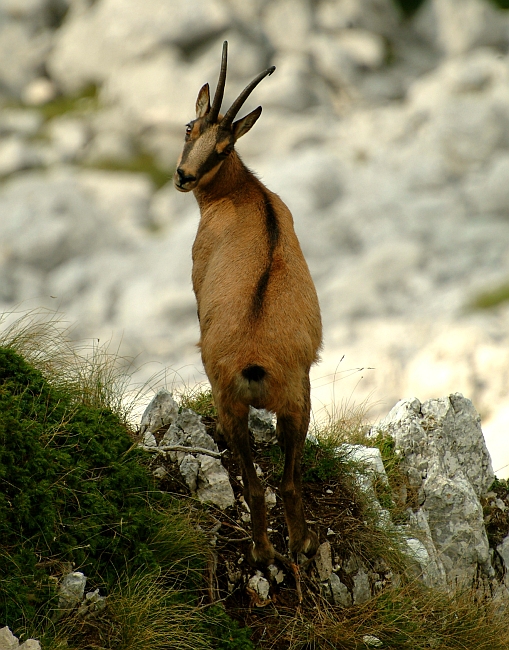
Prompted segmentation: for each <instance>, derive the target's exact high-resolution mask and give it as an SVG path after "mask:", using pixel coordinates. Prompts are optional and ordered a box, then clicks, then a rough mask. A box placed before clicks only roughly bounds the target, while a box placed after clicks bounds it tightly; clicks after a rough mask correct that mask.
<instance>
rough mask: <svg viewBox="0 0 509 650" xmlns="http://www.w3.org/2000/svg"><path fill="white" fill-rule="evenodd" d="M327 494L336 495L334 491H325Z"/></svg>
mask: <svg viewBox="0 0 509 650" xmlns="http://www.w3.org/2000/svg"><path fill="white" fill-rule="evenodd" d="M325 492H326V493H327V494H334V490H325Z"/></svg>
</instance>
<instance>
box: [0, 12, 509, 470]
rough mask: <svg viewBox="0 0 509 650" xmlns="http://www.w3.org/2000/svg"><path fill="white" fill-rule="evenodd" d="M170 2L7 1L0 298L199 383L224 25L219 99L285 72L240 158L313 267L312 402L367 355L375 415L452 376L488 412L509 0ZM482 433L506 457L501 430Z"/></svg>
mask: <svg viewBox="0 0 509 650" xmlns="http://www.w3.org/2000/svg"><path fill="white" fill-rule="evenodd" d="M176 6H177V5H174V3H160V2H157V1H156V0H125V1H124V0H122V1H121V0H97V2H86V1H84V0H83V1H82V0H78V1H73V2H71V1H70V0H57V1H55V0H30V2H25V1H24V0H9V2H4V3H2V4H1V6H0V54H1V53H4V56H0V104H5V105H6V107H5V108H3V107H2V111H1V113H0V215H1V219H0V242H1V243H0V310H1V311H9V310H11V309H13V308H15V307H16V306H17V305H23V306H24V308H25V306H26V308H32V307H39V306H42V307H49V308H58V309H60V310H61V311H63V312H65V317H66V319H68V320H70V321H73V322H76V323H77V325H76V327H75V329H74V335H75V336H76V337H77V338H85V339H90V338H99V339H101V340H109V339H110V338H112V335H113V338H118V339H120V338H122V348H121V353H122V354H124V355H126V356H129V355H132V356H133V357H136V358H137V361H138V362H139V365H140V367H141V370H140V371H139V373H138V375H137V380H140V381H141V382H143V381H146V380H147V379H148V378H149V377H150V376H151V375H152V374H153V372H154V367H153V366H152V365H150V364H149V363H147V362H157V363H159V364H164V365H165V366H167V367H168V366H169V367H171V369H172V372H173V371H174V372H175V377H176V380H179V381H180V379H181V380H182V381H183V382H184V383H188V384H189V383H192V382H194V381H195V380H196V379H197V378H200V379H201V373H202V368H201V363H200V359H199V354H198V351H197V350H196V348H195V345H194V344H195V342H196V340H197V338H198V327H197V322H196V314H195V306H194V298H193V295H192V292H191V288H190V280H189V278H190V267H191V262H190V250H191V245H192V241H193V237H194V233H195V230H196V221H197V208H196V205H195V202H194V201H193V199H192V197H190V196H183V195H178V194H177V193H176V192H175V191H174V190H173V188H172V186H171V175H172V171H173V169H174V165H175V161H176V158H177V155H178V153H179V150H180V147H181V144H182V138H183V125H184V124H185V123H186V122H187V121H188V120H189V118H190V117H192V115H193V109H194V102H195V99H196V93H197V90H198V89H199V88H200V87H201V85H202V84H203V83H204V82H206V81H208V82H209V83H211V84H212V85H214V83H215V80H216V76H217V69H218V64H219V53H220V50H221V42H222V40H223V39H225V38H227V39H228V40H229V43H230V53H231V57H230V63H229V66H230V67H229V77H228V84H227V89H226V97H225V102H228V101H230V100H231V99H232V97H233V96H234V95H236V93H237V91H238V89H239V88H241V87H243V85H244V84H245V83H246V82H247V81H248V80H249V79H250V78H251V77H252V75H254V74H255V73H256V72H258V71H259V70H260V69H263V68H264V67H266V66H267V65H270V64H275V65H276V66H277V72H276V74H275V75H274V76H273V77H271V79H270V83H267V84H262V85H261V86H260V87H259V88H258V89H257V91H256V96H254V97H253V102H257V103H260V104H262V105H263V106H264V113H263V117H262V118H261V119H260V120H259V122H258V123H257V125H256V134H254V135H253V136H252V137H251V136H250V137H248V138H245V141H242V142H241V143H240V144H239V151H240V153H241V155H243V156H244V158H245V159H246V161H247V162H248V164H249V165H250V166H252V167H253V169H255V170H256V171H257V172H258V173H259V174H261V175H262V176H263V178H264V182H266V183H267V185H268V186H269V187H270V188H271V189H272V190H274V191H276V192H278V193H280V194H281V195H282V197H283V199H284V200H285V201H286V202H287V203H288V205H289V207H290V208H291V210H292V212H293V214H294V217H295V224H296V230H297V233H298V235H299V236H300V238H301V241H302V247H303V249H304V252H305V255H306V258H307V260H308V262H309V265H310V268H311V271H312V274H313V276H314V279H315V281H316V285H317V288H318V294H319V297H320V301H321V306H322V311H323V321H324V326H325V349H324V353H323V362H322V365H321V366H320V367H319V368H316V369H315V370H314V371H313V373H314V374H313V377H312V385H313V393H314V399H315V408H316V409H317V408H318V405H319V404H323V403H325V404H327V403H329V402H330V401H331V399H332V393H335V395H337V394H338V391H339V387H338V386H334V381H335V378H338V379H339V378H343V377H344V375H343V374H342V372H341V371H342V370H343V369H345V370H349V369H352V368H354V369H355V368H366V370H365V371H364V372H363V378H362V381H359V378H360V374H358V373H352V375H353V376H352V377H351V379H349V380H348V381H343V382H342V383H341V384H340V385H339V386H340V388H341V392H344V393H345V394H350V393H351V392H352V391H353V390H354V389H355V393H354V398H355V399H356V400H357V401H362V400H363V399H364V398H367V397H368V396H370V395H372V396H373V398H372V399H373V401H374V402H375V403H376V405H375V406H374V408H373V411H374V412H375V411H376V412H377V413H378V415H382V414H383V413H384V411H385V410H386V408H387V406H388V405H389V404H393V403H395V402H396V401H397V400H398V399H399V397H400V395H403V394H418V395H421V396H422V398H423V399H428V398H430V397H432V396H433V395H436V394H446V393H449V392H452V391H454V390H460V391H461V392H462V393H463V394H465V395H467V396H468V397H469V398H471V399H472V400H473V401H474V403H475V405H476V407H477V408H478V409H479V410H480V411H481V412H482V413H483V417H485V418H490V417H491V416H496V415H497V414H500V413H502V412H503V409H504V408H507V405H508V401H507V395H508V392H509V375H508V373H507V368H508V367H509V337H508V334H507V332H508V331H509V328H508V321H509V307H508V304H509V303H508V302H507V301H506V302H501V303H500V305H499V306H498V307H497V308H496V309H494V310H486V311H477V312H476V311H473V312H472V311H469V309H470V306H471V305H472V304H473V303H475V299H476V297H477V296H478V295H479V294H482V293H483V292H486V291H490V290H493V289H496V288H498V287H500V286H501V287H502V288H503V286H504V285H505V284H506V283H507V278H508V277H509V261H508V257H507V250H508V247H509V234H508V233H509V231H508V229H507V223H506V222H507V216H508V214H509V212H508V208H507V205H508V201H507V199H508V196H507V184H506V182H505V179H506V176H507V168H508V165H509V163H508V160H509V158H508V151H509V90H508V88H509V83H508V82H509V57H508V56H507V47H508V44H509V36H508V35H509V27H508V26H509V14H508V12H504V11H501V10H500V9H497V8H496V7H495V5H494V4H493V3H491V2H488V0H463V1H462V2H461V3H458V2H456V1H455V0H426V1H425V2H424V3H423V4H422V6H421V8H420V9H419V11H418V12H417V13H416V15H415V16H413V17H412V18H408V19H405V20H403V19H402V17H401V15H400V13H399V11H398V9H397V5H396V3H395V2H393V1H392V0H362V1H358V0H355V1H353V0H348V1H345V0H341V1H340V0H320V1H319V2H314V3H310V2H308V1H307V0H298V1H297V0H291V1H290V0H276V1H273V2H265V1H264V0H256V1H254V2H250V3H245V2H240V1H239V0H213V1H211V0H207V1H205V0H193V2H188V3H185V6H179V7H178V10H177V9H176V8H175V7H176ZM94 89H95V90H94ZM48 102H49V103H48ZM16 103H17V105H16ZM252 107H254V105H253V106H251V105H249V104H248V105H246V110H250V108H252ZM243 140H244V139H243ZM104 167H107V168H108V169H104ZM135 169H136V170H137V171H134V170H135ZM143 169H145V170H146V172H148V173H145V172H143ZM166 180H167V181H168V182H167V183H166V184H165V181H166ZM161 185H163V187H161ZM502 297H503V291H502ZM500 300H501V298H500ZM495 302H497V299H495ZM135 306H136V307H135ZM138 306H140V308H138ZM133 309H136V314H133ZM343 357H345V358H344V361H343V362H342V364H341V365H339V367H338V364H340V360H341V359H342V358H343ZM368 368H369V370H367V369H368ZM338 370H339V372H338ZM348 374H350V373H346V372H345V375H348ZM324 377H326V378H327V380H326V379H324ZM349 382H353V383H349ZM331 385H332V387H331ZM495 420H496V418H495ZM498 421H499V422H502V420H501V419H500V417H499V418H498ZM500 426H503V425H500ZM486 431H487V432H488V431H489V427H488V428H487V429H486ZM488 443H489V445H492V450H493V452H494V454H495V455H496V458H497V463H496V465H497V466H496V467H495V470H497V471H499V470H502V473H504V472H507V468H505V469H503V467H504V465H506V464H507V463H509V456H507V452H506V451H505V450H504V446H503V444H502V443H500V444H499V446H497V445H496V440H495V439H493V441H492V438H491V436H488ZM504 453H505V454H506V455H505V456H504Z"/></svg>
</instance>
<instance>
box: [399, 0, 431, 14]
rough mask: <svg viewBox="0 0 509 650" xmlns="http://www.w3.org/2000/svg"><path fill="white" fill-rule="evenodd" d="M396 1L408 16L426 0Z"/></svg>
mask: <svg viewBox="0 0 509 650" xmlns="http://www.w3.org/2000/svg"><path fill="white" fill-rule="evenodd" d="M394 2H395V4H396V6H397V7H399V8H400V9H401V11H402V12H403V13H404V14H405V15H406V16H412V15H413V14H414V13H415V12H416V11H417V9H419V7H420V6H421V5H422V4H423V2H424V0H394Z"/></svg>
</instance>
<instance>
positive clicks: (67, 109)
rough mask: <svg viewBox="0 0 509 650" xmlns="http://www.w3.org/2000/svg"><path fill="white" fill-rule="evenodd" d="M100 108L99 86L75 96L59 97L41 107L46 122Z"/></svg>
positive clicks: (93, 86)
mask: <svg viewBox="0 0 509 650" xmlns="http://www.w3.org/2000/svg"><path fill="white" fill-rule="evenodd" d="M98 107H99V98H98V89H97V86H95V85H93V84H90V85H89V86H87V87H86V88H84V89H83V90H82V91H81V92H80V93H78V94H75V95H59V96H58V97H55V99H52V100H51V101H50V102H47V103H46V104H43V105H42V106H39V110H40V111H41V113H42V114H43V115H44V118H45V119H46V120H51V119H53V118H54V117H58V116H59V115H65V114H66V113H76V112H88V111H92V110H97V108H98Z"/></svg>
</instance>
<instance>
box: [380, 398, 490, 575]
mask: <svg viewBox="0 0 509 650" xmlns="http://www.w3.org/2000/svg"><path fill="white" fill-rule="evenodd" d="M374 430H375V432H376V431H383V432H386V433H389V434H390V435H392V436H393V437H394V439H395V442H396V450H397V453H399V454H400V456H401V463H402V469H403V470H404V471H405V470H406V471H407V472H409V476H411V477H412V480H414V479H415V480H414V482H418V477H419V475H420V477H421V485H420V488H419V489H420V493H421V495H422V497H421V501H422V506H421V510H422V511H423V514H422V515H421V516H422V517H423V520H426V521H427V523H428V524H429V529H430V532H431V537H432V540H433V543H434V546H435V548H436V551H437V553H438V555H439V557H440V559H441V562H442V564H443V567H444V569H445V573H446V577H447V583H448V584H449V585H457V584H472V583H473V581H474V580H475V579H476V577H477V575H478V571H479V570H481V571H482V572H483V573H484V575H486V576H488V577H491V576H492V574H493V569H492V567H491V564H490V559H489V546H488V539H487V537H486V531H485V528H484V520H483V512H482V507H481V504H480V501H479V497H480V496H481V495H482V494H484V493H485V492H486V491H487V490H488V488H489V486H490V485H491V483H492V482H493V479H494V474H493V470H492V466H491V459H490V456H489V454H488V451H487V449H486V445H485V442H484V438H483V435H482V431H481V426H480V418H479V415H478V414H477V412H476V411H475V409H474V407H473V405H472V403H471V402H470V400H467V399H465V398H464V397H463V396H462V395H460V394H459V393H457V394H455V395H450V396H449V397H445V398H441V399H434V400H429V401H427V402H425V403H423V404H421V403H420V402H419V400H417V399H413V400H402V401H400V402H399V403H398V404H396V406H395V407H394V408H393V409H392V410H391V411H390V413H389V414H388V416H387V417H386V418H385V419H384V420H382V421H381V422H380V423H379V424H378V425H377V426H376V427H375V429H374Z"/></svg>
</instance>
